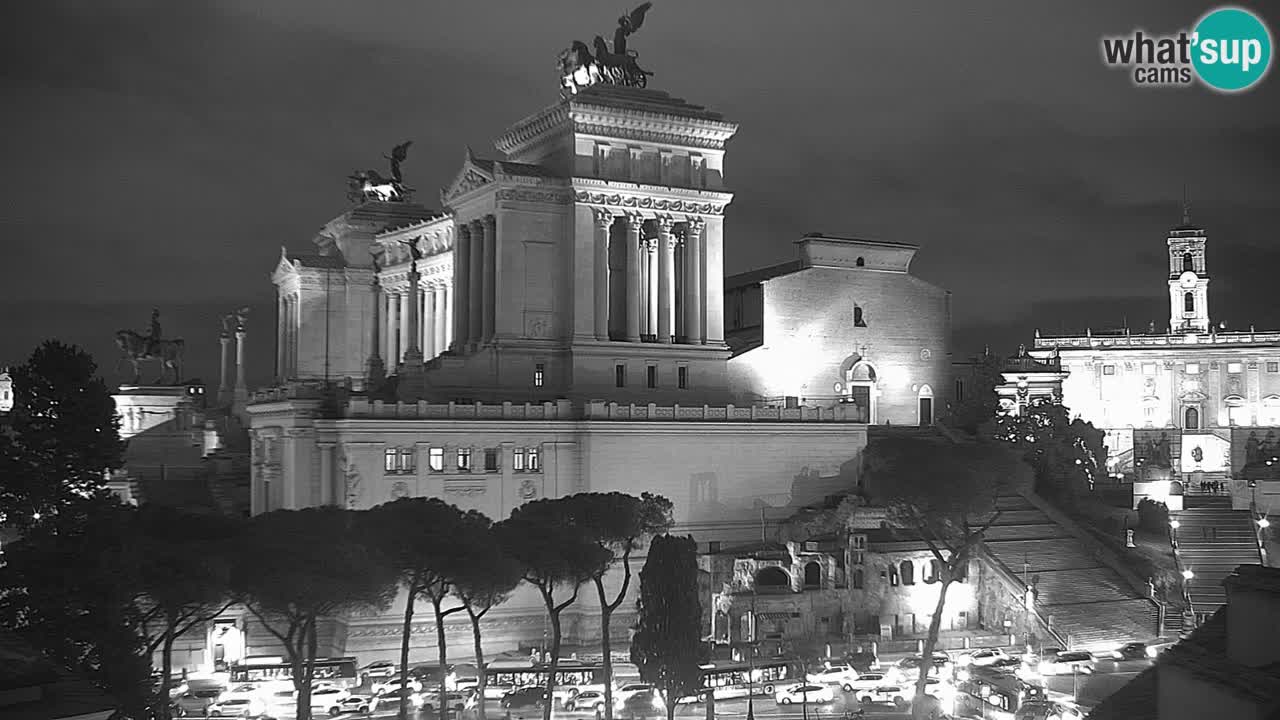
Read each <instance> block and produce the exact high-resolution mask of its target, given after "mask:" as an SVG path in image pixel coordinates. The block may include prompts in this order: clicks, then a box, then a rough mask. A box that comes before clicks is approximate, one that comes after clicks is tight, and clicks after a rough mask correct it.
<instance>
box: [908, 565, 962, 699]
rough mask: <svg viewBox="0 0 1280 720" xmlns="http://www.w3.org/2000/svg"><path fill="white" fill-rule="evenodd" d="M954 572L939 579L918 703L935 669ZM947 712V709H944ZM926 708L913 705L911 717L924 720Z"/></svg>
mask: <svg viewBox="0 0 1280 720" xmlns="http://www.w3.org/2000/svg"><path fill="white" fill-rule="evenodd" d="M951 578H952V572H951V571H950V570H946V569H944V570H943V576H942V577H941V578H939V579H940V580H941V581H942V582H941V585H942V587H940V588H938V604H937V605H936V606H935V607H934V608H933V617H932V618H931V619H930V620H929V636H928V637H926V638H925V640H924V652H922V653H921V655H923V657H922V658H921V659H920V660H921V665H920V677H919V678H917V679H916V694H915V700H916V701H918V700H919V699H920V698H922V697H924V695H925V687H927V686H928V683H929V671H930V670H932V669H933V649H934V647H936V646H937V644H938V631H939V630H941V629H942V608H943V606H944V605H945V604H946V602H947V588H949V587H951V583H952V582H953V580H952V579H951ZM944 710H945V708H944ZM925 711H926V706H925V703H922V702H914V701H913V702H912V703H911V717H913V718H915V720H924V718H925Z"/></svg>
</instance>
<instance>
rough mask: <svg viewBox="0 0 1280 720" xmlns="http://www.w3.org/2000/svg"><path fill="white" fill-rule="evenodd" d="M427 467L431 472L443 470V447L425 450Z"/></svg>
mask: <svg viewBox="0 0 1280 720" xmlns="http://www.w3.org/2000/svg"><path fill="white" fill-rule="evenodd" d="M427 467H429V468H431V472H444V448H442V447H433V448H431V450H430V451H428V452H427Z"/></svg>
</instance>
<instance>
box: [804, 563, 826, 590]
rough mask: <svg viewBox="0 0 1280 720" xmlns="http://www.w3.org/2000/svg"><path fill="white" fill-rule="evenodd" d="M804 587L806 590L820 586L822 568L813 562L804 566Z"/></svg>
mask: <svg viewBox="0 0 1280 720" xmlns="http://www.w3.org/2000/svg"><path fill="white" fill-rule="evenodd" d="M804 586H805V587H807V588H816V587H821V586H822V566H821V565H819V564H818V563H817V562H815V561H811V562H809V563H808V564H806V565H805V566H804Z"/></svg>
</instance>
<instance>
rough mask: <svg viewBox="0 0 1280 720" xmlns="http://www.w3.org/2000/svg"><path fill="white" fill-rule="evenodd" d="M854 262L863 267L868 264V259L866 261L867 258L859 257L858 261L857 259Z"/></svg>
mask: <svg viewBox="0 0 1280 720" xmlns="http://www.w3.org/2000/svg"><path fill="white" fill-rule="evenodd" d="M853 264H854V265H856V266H858V267H863V266H864V265H866V264H867V261H866V260H865V259H863V258H858V259H857V261H856V262H854V263H853Z"/></svg>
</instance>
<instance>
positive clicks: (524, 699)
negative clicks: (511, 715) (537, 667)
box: [501, 687, 547, 710]
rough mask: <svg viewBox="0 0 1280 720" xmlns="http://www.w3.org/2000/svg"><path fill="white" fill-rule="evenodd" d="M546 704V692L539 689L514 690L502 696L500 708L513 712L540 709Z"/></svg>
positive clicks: (523, 688)
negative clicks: (529, 708) (528, 708)
mask: <svg viewBox="0 0 1280 720" xmlns="http://www.w3.org/2000/svg"><path fill="white" fill-rule="evenodd" d="M546 702H547V691H546V690H545V689H543V688H540V687H522V688H516V689H515V690H512V691H511V692H509V693H507V694H506V695H503V696H502V703H501V704H502V707H503V708H504V709H507V710H515V709H518V708H527V707H539V708H540V707H542V706H543V705H545V704H546Z"/></svg>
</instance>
